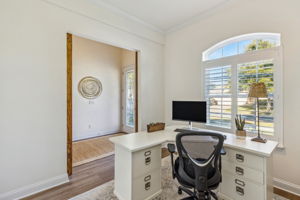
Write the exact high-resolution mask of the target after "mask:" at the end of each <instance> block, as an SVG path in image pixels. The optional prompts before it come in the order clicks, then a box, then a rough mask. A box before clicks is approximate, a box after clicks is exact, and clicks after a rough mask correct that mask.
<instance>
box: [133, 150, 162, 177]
mask: <svg viewBox="0 0 300 200" xmlns="http://www.w3.org/2000/svg"><path fill="white" fill-rule="evenodd" d="M160 167H161V145H157V146H155V147H151V148H149V149H144V150H141V151H137V152H134V153H133V158H132V172H133V177H139V176H141V175H144V174H145V173H148V172H150V171H152V170H155V169H160Z"/></svg>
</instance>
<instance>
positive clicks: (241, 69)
mask: <svg viewBox="0 0 300 200" xmlns="http://www.w3.org/2000/svg"><path fill="white" fill-rule="evenodd" d="M237 75H238V79H237V80H238V86H237V98H238V100H237V104H238V109H237V110H238V114H241V115H242V116H243V117H244V118H245V119H246V130H248V131H250V132H255V131H256V130H257V121H258V118H257V110H256V106H255V105H256V104H255V99H252V100H250V99H248V91H249V88H250V84H251V83H256V82H264V83H265V85H266V87H267V91H268V98H260V100H259V102H260V105H259V109H260V110H259V111H260V118H259V119H260V131H261V133H263V134H266V135H273V134H274V115H273V111H274V90H275V88H274V64H273V61H272V60H266V61H258V62H251V63H243V64H238V65H237Z"/></svg>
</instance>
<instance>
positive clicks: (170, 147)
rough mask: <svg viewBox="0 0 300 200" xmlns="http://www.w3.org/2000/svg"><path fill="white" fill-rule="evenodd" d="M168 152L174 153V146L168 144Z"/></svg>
mask: <svg viewBox="0 0 300 200" xmlns="http://www.w3.org/2000/svg"><path fill="white" fill-rule="evenodd" d="M168 150H169V152H170V153H175V144H168Z"/></svg>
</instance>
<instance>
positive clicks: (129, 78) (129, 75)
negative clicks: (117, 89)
mask: <svg viewBox="0 0 300 200" xmlns="http://www.w3.org/2000/svg"><path fill="white" fill-rule="evenodd" d="M134 83H135V73H134V70H127V71H126V72H125V85H126V87H125V95H126V96H125V125H126V126H128V127H131V128H133V127H134V121H135V119H134V116H135V114H134V110H135V98H134V93H135V92H134V90H135V84H134Z"/></svg>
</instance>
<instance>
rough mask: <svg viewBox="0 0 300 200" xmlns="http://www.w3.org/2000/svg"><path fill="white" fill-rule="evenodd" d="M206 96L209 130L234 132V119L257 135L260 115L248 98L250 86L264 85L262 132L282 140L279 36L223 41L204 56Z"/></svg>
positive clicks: (258, 34)
mask: <svg viewBox="0 0 300 200" xmlns="http://www.w3.org/2000/svg"><path fill="white" fill-rule="evenodd" d="M203 69H204V71H203V76H204V77H203V78H204V86H205V87H204V94H205V98H206V101H207V102H208V104H207V105H208V109H207V110H208V112H207V113H208V116H207V119H208V122H207V125H208V126H213V127H219V128H225V129H231V130H232V131H233V130H235V124H234V118H235V117H236V115H237V114H241V115H242V117H244V118H245V119H246V130H247V131H248V133H250V134H251V133H256V130H257V122H258V113H257V110H256V107H255V101H251V99H249V98H248V92H249V87H250V85H251V83H254V82H263V83H265V85H266V86H267V91H268V97H267V98H263V99H261V100H260V117H259V120H260V130H261V133H262V134H265V137H270V138H273V139H278V141H281V140H282V139H281V138H282V136H281V133H282V123H281V121H282V120H281V119H282V105H281V101H282V100H281V90H282V88H281V82H282V76H281V74H282V63H281V42H280V34H273V33H255V34H247V35H241V36H238V37H234V38H231V39H228V40H225V41H222V42H220V43H218V44H216V45H214V46H213V47H211V48H209V49H208V50H206V51H205V52H203Z"/></svg>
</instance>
